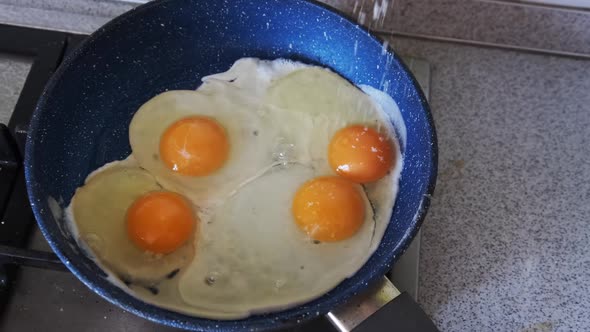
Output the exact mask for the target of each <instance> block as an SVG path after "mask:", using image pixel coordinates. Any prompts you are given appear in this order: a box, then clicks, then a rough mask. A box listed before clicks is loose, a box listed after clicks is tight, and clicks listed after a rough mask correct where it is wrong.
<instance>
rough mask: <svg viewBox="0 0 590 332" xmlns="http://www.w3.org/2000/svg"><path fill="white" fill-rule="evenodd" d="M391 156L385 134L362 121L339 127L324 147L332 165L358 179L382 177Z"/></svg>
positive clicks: (365, 179) (391, 151)
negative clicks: (358, 123) (361, 122)
mask: <svg viewBox="0 0 590 332" xmlns="http://www.w3.org/2000/svg"><path fill="white" fill-rule="evenodd" d="M394 159H395V154H394V148H393V146H392V145H391V143H390V142H389V140H388V139H387V137H386V136H384V135H381V134H379V133H378V132H377V131H376V130H375V129H373V128H370V127H366V126H363V125H353V126H349V127H345V128H342V129H340V130H339V131H338V132H337V133H336V134H335V135H334V137H332V140H331V141H330V145H329V147H328V162H329V163H330V166H331V167H332V169H333V170H334V171H335V172H336V173H337V174H338V175H340V176H342V177H345V178H347V179H349V180H352V181H354V182H358V183H367V182H372V181H376V180H379V179H380V178H382V177H384V176H385V175H386V174H387V172H388V171H389V170H390V169H391V166H392V165H393V162H394Z"/></svg>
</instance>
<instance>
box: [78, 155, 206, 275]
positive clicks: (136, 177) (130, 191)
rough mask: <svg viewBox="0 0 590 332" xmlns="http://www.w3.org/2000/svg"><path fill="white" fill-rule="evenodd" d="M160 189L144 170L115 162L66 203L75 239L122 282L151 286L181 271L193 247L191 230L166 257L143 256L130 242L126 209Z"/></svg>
mask: <svg viewBox="0 0 590 332" xmlns="http://www.w3.org/2000/svg"><path fill="white" fill-rule="evenodd" d="M161 190H162V187H161V186H160V185H158V183H157V182H156V180H155V179H154V177H153V176H152V175H151V174H149V173H148V172H146V171H145V170H142V169H141V168H138V167H127V166H125V165H124V164H123V163H115V164H114V165H110V167H107V168H105V169H103V170H101V171H100V172H98V173H96V174H94V175H93V176H92V177H89V179H88V181H86V183H85V184H84V186H82V187H80V188H78V189H77V190H76V193H75V195H74V197H73V199H72V202H71V209H72V214H73V218H74V220H75V221H76V228H77V234H78V236H79V237H80V240H82V241H83V243H84V244H85V246H87V247H88V249H90V250H91V251H92V252H93V253H94V255H96V257H97V258H99V259H100V261H101V262H102V263H103V264H104V265H105V266H106V267H108V268H110V269H112V271H113V272H115V274H117V275H118V276H119V277H120V278H121V279H123V280H124V281H125V282H136V283H139V284H142V285H152V284H155V283H157V282H159V281H161V280H162V279H164V278H165V277H166V276H167V275H169V274H170V273H172V272H174V271H177V270H178V269H180V268H182V267H184V266H185V265H186V264H187V263H188V262H189V261H190V260H191V259H192V257H193V255H194V246H193V243H192V241H188V239H189V238H191V239H192V238H193V237H194V232H193V230H192V229H191V230H190V231H188V232H185V234H184V235H185V236H187V241H183V243H181V245H179V246H176V248H174V249H175V250H174V252H172V253H170V254H167V255H162V254H158V253H155V252H153V251H152V252H148V251H147V250H144V249H142V248H141V247H138V246H137V245H136V244H134V243H133V242H132V241H130V238H129V236H128V233H127V231H126V227H127V223H126V216H127V211H128V209H129V208H130V207H131V206H132V204H133V203H134V202H135V201H136V200H137V199H138V198H140V197H142V196H143V195H145V194H148V193H150V192H159V191H161ZM143 228H144V229H145V226H143Z"/></svg>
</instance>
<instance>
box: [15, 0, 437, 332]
mask: <svg viewBox="0 0 590 332" xmlns="http://www.w3.org/2000/svg"><path fill="white" fill-rule="evenodd" d="M245 56H251V57H260V58H266V59H273V58H279V57H284V58H290V59H295V60H299V61H303V62H306V63H314V64H321V65H324V66H326V67H330V68H332V69H333V70H335V71H336V72H338V73H340V74H341V75H342V76H344V77H346V78H348V79H350V80H351V81H353V82H354V83H356V84H368V85H372V86H374V87H377V88H380V89H383V90H384V91H386V92H388V93H389V94H391V96H392V97H393V98H394V99H395V100H396V101H397V103H398V105H399V106H400V109H401V112H402V115H403V117H404V120H405V123H406V126H407V137H408V139H407V147H406V149H405V151H404V158H405V161H404V168H403V171H402V177H401V182H400V193H399V195H398V198H397V202H396V205H395V209H394V213H393V217H392V222H391V223H390V225H389V226H388V228H387V231H386V234H385V237H384V239H383V241H382V243H381V244H380V246H379V248H378V250H377V251H376V253H375V254H374V255H373V256H372V257H371V259H370V260H369V261H368V262H367V264H366V265H365V266H364V267H363V268H362V269H361V270H359V271H358V273H357V274H355V275H354V276H353V277H352V278H350V279H348V280H346V281H344V282H343V283H342V284H340V285H339V286H338V287H337V288H335V289H334V290H332V291H330V292H329V293H327V294H326V295H324V296H322V297H321V298H319V299H317V300H315V301H312V302H310V303H307V304H304V305H301V306H298V307H296V308H292V309H289V310H285V311H282V312H276V313H269V314H264V315H256V316H252V317H250V318H248V319H245V320H236V321H214V320H208V319H200V318H196V317H189V316H186V315H182V314H178V313H175V312H171V311H167V310H163V309H160V308H157V307H155V306H152V305H148V304H145V303H143V302H141V301H140V300H138V299H136V298H134V297H132V296H130V295H128V294H127V293H125V292H124V291H123V290H121V289H119V288H118V287H116V286H114V285H113V284H111V283H110V282H109V281H108V280H106V279H105V278H104V277H103V276H104V273H103V272H102V271H101V270H100V269H99V268H98V267H97V266H96V265H95V264H94V263H93V262H92V261H91V260H90V259H88V258H87V257H85V256H84V255H83V254H82V252H81V251H80V249H79V248H78V247H77V245H76V243H75V241H74V239H73V238H72V236H71V234H70V233H69V231H68V229H67V228H66V227H65V224H64V221H63V219H62V216H61V215H60V213H59V212H60V208H64V207H65V206H67V204H68V203H69V200H70V198H71V197H72V195H73V193H74V190H75V189H76V187H78V186H80V185H81V184H82V183H83V180H84V178H85V177H86V175H87V174H88V173H89V172H91V171H92V170H94V169H96V168H97V167H99V166H101V165H103V164H104V163H106V162H109V161H112V160H115V159H120V158H123V157H125V156H126V155H127V154H129V152H130V147H129V142H128V138H127V134H128V125H129V122H130V120H131V117H132V115H133V113H134V112H135V111H136V110H137V108H138V107H139V106H140V105H141V104H143V103H144V102H145V101H147V100H148V99H150V98H151V97H153V96H154V95H156V94H158V93H160V92H163V91H165V90H171V89H194V88H196V87H197V86H198V85H199V84H200V78H201V77H202V76H204V75H208V74H211V73H215V72H220V71H225V70H227V69H228V68H229V66H230V65H231V64H232V63H233V62H234V61H235V60H237V59H239V58H241V57H245ZM25 159H26V160H25V172H26V177H27V189H28V191H29V195H30V200H31V204H32V207H33V211H34V213H35V216H36V218H37V221H38V223H39V226H40V228H41V230H42V232H43V234H44V235H45V237H46V239H47V240H48V242H49V244H50V245H51V247H52V248H53V250H54V251H55V252H56V253H57V254H58V255H59V256H60V258H61V259H62V260H63V261H64V263H65V264H66V265H67V266H68V268H69V269H70V270H71V271H72V272H73V273H74V274H75V275H76V276H77V277H78V278H80V279H81V280H82V281H83V282H84V283H85V284H86V285H87V286H88V287H90V288H91V289H93V290H94V291H95V292H97V293H98V294H100V295H101V296H103V297H105V298H106V299H108V300H109V301H111V302H113V303H115V304H117V305H119V306H121V307H123V308H125V309H127V310H129V311H131V312H134V313H135V314H138V315H140V316H142V317H145V318H148V319H151V320H153V321H157V322H160V323H163V324H167V325H170V326H174V327H179V328H186V329H192V330H200V331H201V330H204V331H238V330H249V331H254V330H267V329H273V328H279V327H281V326H287V325H293V324H296V323H297V322H298V321H303V320H306V319H309V318H312V317H315V316H316V315H321V314H325V313H326V312H328V311H329V310H330V309H331V308H333V307H334V306H337V305H339V304H341V303H343V302H344V301H345V300H346V299H347V298H348V297H350V296H351V295H353V294H355V293H357V292H359V291H361V290H363V289H364V288H365V286H366V285H367V284H368V283H369V282H370V281H372V280H374V279H376V278H379V277H381V276H382V275H383V274H384V273H385V272H386V271H387V269H388V268H389V267H390V265H391V263H392V262H393V261H395V259H396V258H397V257H399V255H400V254H401V253H402V252H403V251H404V250H405V248H406V247H407V246H408V245H409V243H410V241H411V238H412V237H413V236H414V234H415V233H416V232H417V230H418V227H419V225H420V224H421V222H422V220H423V218H424V215H425V213H426V209H427V207H428V205H429V203H430V195H431V194H432V191H433V190H434V184H435V181H436V171H437V153H436V135H435V131H434V127H433V123H432V118H431V115H430V111H429V109H428V106H427V104H426V100H425V98H424V96H423V94H422V92H421V91H420V89H419V87H418V85H417V83H416V82H415V80H414V78H413V77H412V76H411V74H410V73H409V72H408V71H407V69H406V68H405V66H404V65H403V64H402V63H401V62H400V60H399V58H398V57H397V56H395V55H393V54H391V53H389V51H388V50H387V49H386V48H384V47H383V45H382V43H381V41H379V40H377V39H376V38H374V37H373V36H371V35H369V34H367V32H366V31H364V30H363V29H362V28H359V27H357V26H356V25H355V24H354V23H352V22H350V21H348V20H346V19H345V18H342V17H341V16H339V15H338V14H336V13H334V12H332V11H330V10H328V9H326V8H324V7H323V6H321V5H318V4H315V3H311V2H307V1H300V0H232V1H189V0H162V1H155V2H152V3H149V4H147V5H144V6H141V7H138V8H137V9H135V10H132V11H131V12H128V13H126V14H124V15H123V16H121V17H119V18H117V19H115V20H113V21H112V22H110V23H109V24H107V25H106V26H105V27H103V28H101V29H99V30H98V31H97V32H96V33H94V34H93V35H92V36H91V37H90V38H89V40H88V41H87V42H86V43H84V44H83V45H82V47H81V48H80V49H78V50H77V51H75V52H73V54H71V56H70V57H68V58H67V59H66V60H65V62H64V64H63V65H62V66H61V67H60V68H59V69H58V71H57V72H56V74H55V75H54V77H53V78H52V80H51V81H50V83H49V84H48V86H47V87H46V90H45V92H44V94H43V95H42V97H41V99H40V101H39V104H38V106H37V110H36V111H35V114H34V116H33V120H32V121H31V125H30V130H29V137H28V140H27V149H26V156H25ZM58 205H59V207H60V208H57V207H58Z"/></svg>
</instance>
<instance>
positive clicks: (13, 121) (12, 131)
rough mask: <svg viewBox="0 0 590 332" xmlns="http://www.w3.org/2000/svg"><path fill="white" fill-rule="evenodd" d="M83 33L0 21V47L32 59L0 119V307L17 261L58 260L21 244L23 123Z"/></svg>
mask: <svg viewBox="0 0 590 332" xmlns="http://www.w3.org/2000/svg"><path fill="white" fill-rule="evenodd" d="M84 38H86V36H83V35H75V34H70V33H65V32H59V31H47V30H40V29H33V28H25V27H17V26H10V25H2V24H0V53H5V54H6V53H7V54H12V55H21V56H28V57H32V58H33V59H34V61H33V64H32V66H31V69H30V71H29V74H28V75H27V79H26V81H25V84H24V86H23V88H22V90H21V93H20V95H19V98H18V101H17V103H16V106H15V108H14V110H13V113H12V115H11V117H10V121H9V122H8V124H7V125H5V124H0V264H1V265H0V313H1V312H2V311H3V309H4V307H5V306H6V304H7V303H8V301H9V298H10V296H11V288H12V287H11V286H12V284H13V282H14V280H16V278H17V275H18V265H19V264H22V263H26V264H27V265H37V266H39V267H49V268H51V267H52V266H53V267H56V266H59V265H55V264H58V262H59V260H57V258H56V257H55V255H54V254H53V253H39V252H33V251H29V250H26V249H24V248H25V247H26V244H27V241H28V238H29V235H30V233H31V230H32V227H33V226H34V225H35V218H34V216H33V213H32V211H31V207H30V205H29V199H28V196H27V191H26V188H25V176H24V171H23V167H22V166H23V156H24V147H25V141H26V137H27V128H28V125H29V121H30V119H31V115H32V114H33V111H34V109H35V106H36V104H37V100H38V99H39V96H41V93H42V92H43V89H44V87H45V84H46V83H47V81H48V80H49V78H50V77H51V75H52V74H53V73H54V71H55V70H56V69H57V67H58V66H59V64H60V63H61V61H62V60H63V56H64V55H65V54H67V52H69V51H70V50H72V49H73V48H75V47H76V45H78V44H79V43H80V42H81V41H83V40H84Z"/></svg>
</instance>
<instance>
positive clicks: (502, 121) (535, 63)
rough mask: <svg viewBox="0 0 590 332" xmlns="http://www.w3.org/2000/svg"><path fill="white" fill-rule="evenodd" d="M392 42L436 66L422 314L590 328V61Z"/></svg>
mask: <svg viewBox="0 0 590 332" xmlns="http://www.w3.org/2000/svg"><path fill="white" fill-rule="evenodd" d="M3 1H8V2H9V3H10V0H3ZM27 1H33V0H27ZM25 2H26V1H25ZM65 2H70V1H65ZM83 2H88V3H90V2H91V1H83ZM4 6H5V8H8V6H11V7H10V8H12V9H11V10H13V11H14V13H13V14H12V15H16V14H18V12H19V9H18V7H17V6H16V5H15V4H8V5H6V4H5V5H4ZM123 9H125V8H123V7H121V10H123ZM109 10H110V9H109ZM21 12H23V13H24V11H22V10H21ZM93 13H96V12H93V11H90V12H87V10H86V9H84V10H83V8H77V7H75V10H72V13H71V14H68V15H73V16H72V17H75V19H72V20H71V21H67V18H68V17H70V16H68V15H65V16H64V17H65V19H64V20H66V21H67V22H66V23H63V24H62V25H61V26H60V27H59V28H60V29H64V26H66V27H67V28H71V29H72V30H74V31H87V29H92V28H94V25H97V24H98V25H99V24H100V23H101V22H103V21H106V20H107V19H106V18H105V17H106V16H105V15H111V14H112V15H114V14H116V13H117V11H116V10H112V11H107V14H104V15H103V13H104V11H103V12H100V15H99V14H96V15H95V16H93V17H94V21H92V20H84V19H80V18H79V16H80V15H90V16H92V15H94V14H93ZM31 15H33V14H31V12H30V11H27V13H26V14H24V15H23V17H25V19H26V20H28V21H31V20H33V19H31ZM1 19H2V14H0V21H1ZM28 21H27V22H28ZM82 22H84V23H82ZM23 24H26V22H24V23H23ZM47 24H49V25H51V24H52V23H51V22H49V23H47ZM389 41H390V44H391V45H392V46H393V48H394V49H395V50H396V51H397V52H398V53H400V54H404V55H409V56H414V57H418V58H422V59H425V60H427V61H428V62H429V63H430V64H431V74H432V78H431V90H430V105H431V108H432V110H433V115H434V120H435V123H436V128H437V132H438V139H439V149H440V154H439V178H438V184H437V188H436V192H435V195H434V196H433V200H432V206H431V208H430V211H429V213H428V216H427V219H426V221H425V223H424V226H423V231H422V245H421V261H420V289H419V302H420V303H421V305H422V306H423V307H424V309H425V311H426V312H427V313H428V314H429V315H430V316H431V317H432V319H433V320H434V321H435V323H436V324H437V325H438V326H439V327H440V329H441V330H442V331H522V332H525V331H526V332H533V331H543V332H544V331H585V330H590V316H589V315H588V312H590V255H588V253H589V252H590V227H589V222H590V204H589V203H590V159H588V156H589V155H590V141H589V138H590V93H589V91H590V60H579V59H578V60H576V59H573V58H569V57H557V56H548V55H539V54H532V53H524V52H515V51H510V50H503V49H497V48H484V47H474V46H465V45H459V44H455V43H440V42H432V41H425V40H421V39H411V38H399V37H397V38H394V37H389ZM0 68H1V67H0ZM19 68H20V67H19ZM15 84H22V82H16V83H15ZM80 287H81V286H80ZM105 317H106V316H105Z"/></svg>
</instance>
